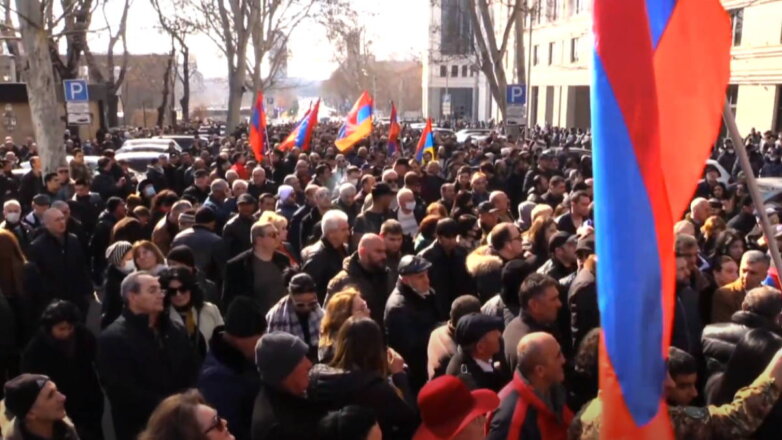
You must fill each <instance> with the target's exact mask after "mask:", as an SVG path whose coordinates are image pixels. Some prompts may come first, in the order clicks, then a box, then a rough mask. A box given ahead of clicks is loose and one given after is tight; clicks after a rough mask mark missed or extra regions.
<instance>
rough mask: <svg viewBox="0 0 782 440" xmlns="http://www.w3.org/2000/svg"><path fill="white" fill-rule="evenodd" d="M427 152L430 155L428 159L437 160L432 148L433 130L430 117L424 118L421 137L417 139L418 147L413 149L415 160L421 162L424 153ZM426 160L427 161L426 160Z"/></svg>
mask: <svg viewBox="0 0 782 440" xmlns="http://www.w3.org/2000/svg"><path fill="white" fill-rule="evenodd" d="M426 153H429V155H430V156H431V157H430V158H429V160H437V155H436V153H435V150H434V132H432V118H428V119H427V120H426V127H424V131H423V133H421V138H420V139H418V147H416V149H415V160H416V162H418V163H420V164H423V163H424V155H425V154H426ZM426 162H428V161H426Z"/></svg>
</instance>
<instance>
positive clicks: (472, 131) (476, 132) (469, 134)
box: [456, 128, 491, 144]
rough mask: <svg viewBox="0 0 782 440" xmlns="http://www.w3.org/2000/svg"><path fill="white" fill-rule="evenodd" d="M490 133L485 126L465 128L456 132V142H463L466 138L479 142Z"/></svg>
mask: <svg viewBox="0 0 782 440" xmlns="http://www.w3.org/2000/svg"><path fill="white" fill-rule="evenodd" d="M490 134H491V130H489V129H486V128H465V129H462V130H459V131H457V132H456V142H459V143H460V144H461V143H464V142H465V141H467V138H472V140H473V142H480V141H482V140H484V139H486V138H487V137H489V135H490Z"/></svg>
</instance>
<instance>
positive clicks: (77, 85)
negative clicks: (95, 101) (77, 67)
mask: <svg viewBox="0 0 782 440" xmlns="http://www.w3.org/2000/svg"><path fill="white" fill-rule="evenodd" d="M62 86H63V88H65V102H86V101H89V100H90V94H89V92H88V90H87V81H85V80H83V79H66V80H64V81H63V82H62Z"/></svg>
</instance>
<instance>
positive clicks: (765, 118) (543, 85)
mask: <svg viewBox="0 0 782 440" xmlns="http://www.w3.org/2000/svg"><path fill="white" fill-rule="evenodd" d="M591 3H592V2H591V1H589V0H540V3H539V4H540V7H539V11H540V12H539V13H535V14H533V17H532V23H533V24H532V32H525V35H524V43H525V47H526V48H528V49H529V50H530V53H531V57H530V58H531V60H528V66H530V76H529V78H530V81H529V84H530V86H529V99H528V103H529V106H528V108H529V111H528V114H527V118H528V121H529V123H530V124H537V125H544V124H551V125H554V126H561V127H579V128H588V127H589V124H590V121H591V115H590V109H589V84H590V80H591V76H590V75H591V74H590V65H591V63H592V47H593V39H592V17H591V13H592V9H591V8H592V5H591ZM722 3H723V6H724V7H725V9H726V10H727V11H728V12H729V13H730V15H731V18H732V27H733V28H732V32H733V36H732V38H733V49H732V50H731V77H730V85H729V87H728V90H727V91H726V95H727V97H728V99H729V100H730V102H731V104H732V107H733V108H734V111H735V114H736V122H737V124H738V126H739V130H740V131H741V132H742V133H747V132H749V130H750V129H751V128H753V127H754V128H756V129H758V130H760V131H765V130H776V131H780V130H782V18H781V17H782V0H723V2H722ZM530 44H531V47H530V46H529V45H530ZM511 55H513V54H511Z"/></svg>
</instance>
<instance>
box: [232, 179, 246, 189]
mask: <svg viewBox="0 0 782 440" xmlns="http://www.w3.org/2000/svg"><path fill="white" fill-rule="evenodd" d="M240 186H244V189H247V182H246V181H244V180H242V179H236V180H234V183H233V185H231V189H233V190H234V191H236V189H237V188H238V187H240Z"/></svg>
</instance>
